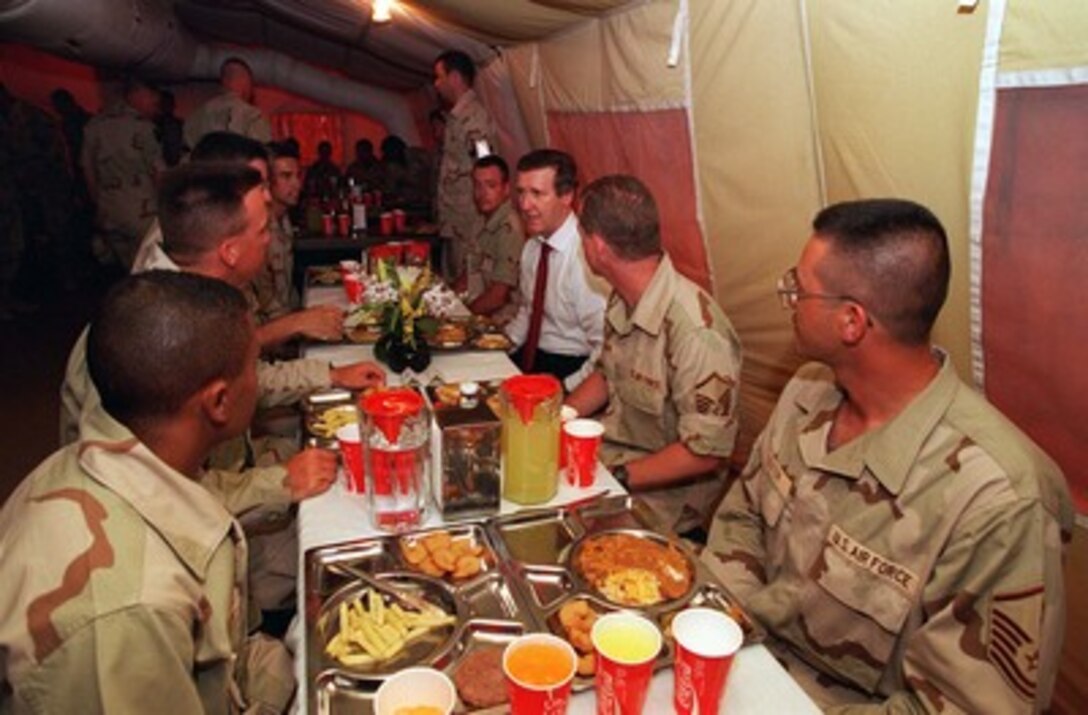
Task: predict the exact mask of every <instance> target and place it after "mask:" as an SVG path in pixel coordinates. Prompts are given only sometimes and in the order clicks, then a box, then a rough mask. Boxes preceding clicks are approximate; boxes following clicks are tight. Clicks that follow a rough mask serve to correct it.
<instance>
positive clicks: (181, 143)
mask: <svg viewBox="0 0 1088 715" xmlns="http://www.w3.org/2000/svg"><path fill="white" fill-rule="evenodd" d="M174 108H175V105H174V93H173V92H168V91H166V90H163V91H162V92H161V93H160V94H159V112H158V114H156V115H155V136H156V137H158V139H159V145H160V146H161V147H162V158H163V161H165V162H166V165H167V166H177V165H178V162H180V161H181V157H182V156H184V154H185V151H186V146H185V138H184V136H183V129H182V127H183V125H182V122H181V120H180V119H179V118H178V116H177V115H176V114H174Z"/></svg>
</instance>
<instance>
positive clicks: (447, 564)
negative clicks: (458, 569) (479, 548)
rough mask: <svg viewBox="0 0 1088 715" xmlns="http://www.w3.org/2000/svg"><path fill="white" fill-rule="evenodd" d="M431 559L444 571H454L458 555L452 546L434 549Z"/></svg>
mask: <svg viewBox="0 0 1088 715" xmlns="http://www.w3.org/2000/svg"><path fill="white" fill-rule="evenodd" d="M431 559H432V560H433V561H434V563H435V565H436V566H438V568H440V569H442V570H443V571H453V569H454V567H455V566H456V565H457V556H456V555H455V554H454V553H453V549H450V548H445V549H439V550H437V551H432V552H431Z"/></svg>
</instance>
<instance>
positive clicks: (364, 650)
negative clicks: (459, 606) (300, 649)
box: [325, 588, 456, 666]
mask: <svg viewBox="0 0 1088 715" xmlns="http://www.w3.org/2000/svg"><path fill="white" fill-rule="evenodd" d="M364 602H365V605H364ZM337 615H338V617H339V626H340V628H339V631H338V632H337V634H336V635H335V636H333V637H332V639H331V640H330V641H329V643H328V645H326V646H325V653H327V654H328V655H330V656H332V657H333V658H335V659H336V660H338V661H340V662H341V663H343V664H344V665H356V666H358V665H369V664H371V663H376V662H379V661H382V660H388V659H389V658H392V657H393V656H395V655H397V654H398V653H400V652H401V650H403V649H404V647H405V646H406V645H407V644H408V643H411V642H412V641H414V640H416V639H417V638H420V637H422V636H424V635H426V634H427V633H429V632H430V631H432V630H433V629H435V628H440V627H442V626H448V625H450V624H452V623H454V622H455V620H456V619H455V618H454V617H453V616H452V615H450V614H448V613H446V612H445V611H443V610H442V609H441V608H439V607H438V606H435V605H433V604H427V608H426V609H425V610H423V611H407V610H405V609H403V608H401V607H400V604H398V603H393V604H387V603H386V602H385V600H384V599H383V598H382V595H381V594H380V593H378V592H377V591H375V590H374V589H371V588H368V589H365V590H364V591H363V592H362V593H361V594H359V596H358V597H357V598H355V599H354V600H353V601H351V602H350V603H348V602H346V601H345V602H343V603H341V604H340V610H339V612H338V614H337Z"/></svg>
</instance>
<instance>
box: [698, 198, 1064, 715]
mask: <svg viewBox="0 0 1088 715" xmlns="http://www.w3.org/2000/svg"><path fill="white" fill-rule="evenodd" d="M813 230H814V233H813V235H812V237H811V238H810V239H809V241H808V243H807V244H806V245H805V247H804V249H803V251H802V252H801V258H800V261H799V262H798V264H797V266H796V267H795V268H791V269H790V270H789V271H787V272H786V274H785V275H784V276H783V277H782V279H781V280H780V281H779V287H778V293H779V296H780V298H781V300H782V303H783V307H785V308H787V309H789V310H791V311H792V312H793V325H794V333H795V337H796V340H797V345H798V348H799V349H800V350H801V352H802V353H803V354H804V355H805V356H807V357H810V358H812V359H814V360H818V361H819V362H817V363H810V364H808V365H805V366H803V367H802V368H801V369H800V370H799V371H798V372H797V374H796V375H795V376H794V378H793V379H792V380H791V381H790V382H789V384H787V385H786V388H785V389H784V390H783V392H782V396H781V397H780V398H779V400H778V405H777V406H776V407H775V411H774V413H773V414H772V415H771V419H770V422H769V423H768V424H767V427H766V428H765V429H764V430H763V433H762V434H761V435H760V437H759V439H758V440H757V442H756V445H755V447H754V448H753V450H752V457H751V460H750V461H749V463H748V466H747V467H746V469H745V470H744V473H743V474H742V475H741V476H740V478H739V479H738V480H737V481H736V482H735V483H734V484H733V486H732V488H731V489H730V491H729V493H728V494H727V495H726V498H725V501H724V502H723V503H722V506H721V507H720V508H719V509H718V512H717V514H716V515H715V518H714V521H713V523H712V525H711V531H710V539H709V542H708V544H707V548H706V550H705V551H704V552H703V559H704V560H705V561H706V562H707V564H708V565H709V566H710V567H711V568H712V569H713V570H714V571H715V572H716V573H717V574H718V576H719V577H720V578H721V579H722V581H723V582H724V583H727V584H729V587H730V590H732V591H733V593H734V594H736V596H737V597H738V598H739V599H740V601H741V603H742V605H743V606H745V607H746V608H747V609H748V612H749V613H750V614H752V615H753V616H755V617H756V618H757V619H758V620H759V621H760V622H761V623H762V624H763V625H764V626H765V627H766V628H767V630H768V631H770V632H771V634H772V635H773V636H774V638H773V639H771V640H770V641H769V642H768V646H769V647H771V649H772V650H773V651H775V653H776V655H778V656H779V657H780V659H782V660H783V661H784V662H785V663H786V664H787V666H788V667H789V671H790V675H792V676H793V677H794V678H795V679H797V681H798V682H799V683H800V684H801V685H802V687H804V688H805V690H806V691H807V692H808V693H809V695H811V696H812V697H813V698H814V699H815V700H816V701H817V703H818V704H819V705H821V706H822V707H824V708H825V709H826V708H838V707H842V708H843V709H849V707H850V706H851V705H869V706H879V711H880V712H940V711H945V712H952V711H954V712H970V713H996V712H1002V713H1036V712H1040V711H1045V710H1046V708H1047V706H1048V705H1049V702H1050V694H1051V691H1052V689H1053V687H1054V679H1055V675H1056V673H1057V669H1058V657H1059V653H1060V652H1061V641H1062V634H1063V631H1064V627H1065V594H1064V587H1063V582H1062V550H1063V543H1068V540H1069V538H1071V533H1072V528H1073V509H1072V504H1071V501H1070V497H1069V492H1068V490H1067V488H1066V486H1065V481H1064V479H1063V477H1062V474H1061V471H1060V470H1059V469H1058V467H1057V465H1055V464H1054V462H1053V461H1051V460H1050V459H1049V458H1048V457H1047V456H1046V455H1045V454H1044V453H1043V452H1042V451H1041V450H1040V449H1039V448H1038V447H1036V446H1035V445H1034V444H1033V443H1032V442H1031V440H1030V439H1028V438H1027V437H1026V436H1025V435H1024V434H1023V433H1022V432H1020V431H1019V430H1018V429H1017V428H1016V427H1015V426H1013V424H1012V423H1011V422H1009V421H1008V420H1007V419H1005V417H1004V416H1002V415H1001V413H1000V412H998V411H997V410H996V409H995V408H994V407H993V406H992V405H990V404H989V403H988V402H986V400H985V399H983V398H982V397H981V396H980V395H979V394H978V393H976V392H975V391H974V390H972V389H971V388H970V387H968V386H967V385H965V384H964V383H963V382H961V381H960V379H959V377H958V376H957V375H956V372H955V370H954V368H953V367H952V362H951V360H949V358H948V356H947V355H946V354H945V353H944V352H943V351H941V350H939V349H937V348H935V347H934V346H933V345H932V343H931V341H930V335H931V331H932V328H933V323H934V321H935V320H936V318H937V315H938V313H939V312H940V309H941V306H942V305H943V304H944V300H945V297H946V295H947V292H948V278H949V274H950V261H949V255H948V241H947V238H946V237H945V231H944V228H943V227H942V226H941V224H940V222H939V221H938V220H937V218H936V217H935V216H934V215H933V214H932V213H930V212H929V211H928V210H927V209H925V208H924V207H922V206H919V205H918V204H915V203H913V202H910V201H900V200H894V199H878V200H868V201H854V202H848V203H841V204H836V205H833V206H830V207H828V208H826V209H824V210H823V211H821V212H820V213H819V214H818V215H817V216H816V220H815V221H814V222H813ZM877 709H878V708H876V707H873V709H872V710H866V712H870V711H871V712H875V711H877ZM859 711H860V710H859Z"/></svg>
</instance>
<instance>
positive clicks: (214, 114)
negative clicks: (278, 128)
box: [185, 91, 272, 149]
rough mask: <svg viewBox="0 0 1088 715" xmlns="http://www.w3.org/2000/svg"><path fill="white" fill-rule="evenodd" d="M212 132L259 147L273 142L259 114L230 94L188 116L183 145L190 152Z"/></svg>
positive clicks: (213, 100) (217, 97)
mask: <svg viewBox="0 0 1088 715" xmlns="http://www.w3.org/2000/svg"><path fill="white" fill-rule="evenodd" d="M212 132H234V133H235V134H241V135H242V136H245V137H249V138H250V139H256V140H257V141H259V142H261V143H262V144H267V143H268V142H270V141H272V128H271V127H269V125H268V120H267V119H265V116H264V115H263V114H262V113H261V110H259V109H257V108H256V107H254V106H253V105H252V104H250V103H249V102H247V101H245V100H244V99H242V98H241V97H239V96H238V95H236V94H235V93H234V92H230V91H225V92H223V93H222V94H218V95H216V96H214V97H212V98H211V99H209V100H208V101H207V102H205V103H204V104H202V105H201V106H200V107H198V108H197V109H196V110H195V111H194V112H193V113H192V114H190V115H189V117H188V118H187V119H186V120H185V144H186V145H187V146H188V147H189V148H190V149H192V148H194V147H195V146H196V145H197V142H199V141H200V140H201V139H202V138H203V137H204V135H205V134H210V133H212Z"/></svg>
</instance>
